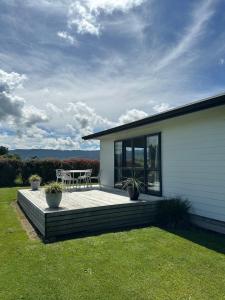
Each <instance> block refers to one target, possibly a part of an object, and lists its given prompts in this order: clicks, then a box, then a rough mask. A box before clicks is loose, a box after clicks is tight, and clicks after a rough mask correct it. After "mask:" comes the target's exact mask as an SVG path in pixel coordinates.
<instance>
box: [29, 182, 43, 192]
mask: <svg viewBox="0 0 225 300" xmlns="http://www.w3.org/2000/svg"><path fill="white" fill-rule="evenodd" d="M40 184H41V181H40V180H35V181H31V183H30V185H31V189H32V191H37V190H38V189H39V187H40Z"/></svg>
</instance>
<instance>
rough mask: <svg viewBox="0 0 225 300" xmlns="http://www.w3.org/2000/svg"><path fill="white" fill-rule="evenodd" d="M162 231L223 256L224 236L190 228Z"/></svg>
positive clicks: (224, 249) (194, 227)
mask: <svg viewBox="0 0 225 300" xmlns="http://www.w3.org/2000/svg"><path fill="white" fill-rule="evenodd" d="M163 229H164V230H166V231H168V232H170V233H172V234H175V235H178V236H180V237H182V238H184V239H187V240H189V241H191V242H193V243H195V244H198V245H200V246H203V247H205V248H207V249H210V250H213V251H216V252H218V253H222V254H225V236H224V234H219V233H215V232H213V231H210V230H206V229H202V228H199V227H196V226H191V227H190V228H186V229H168V228H167V229H165V228H163Z"/></svg>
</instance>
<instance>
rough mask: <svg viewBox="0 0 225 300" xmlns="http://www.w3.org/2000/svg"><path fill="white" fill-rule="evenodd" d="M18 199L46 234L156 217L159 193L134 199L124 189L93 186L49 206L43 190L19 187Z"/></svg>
mask: <svg viewBox="0 0 225 300" xmlns="http://www.w3.org/2000/svg"><path fill="white" fill-rule="evenodd" d="M17 199H18V202H19V204H20V206H21V207H22V208H23V210H24V212H25V214H26V215H27V216H28V218H30V220H31V221H32V223H33V224H34V226H35V227H36V228H37V229H38V230H39V231H40V232H41V234H42V235H43V236H44V237H45V238H49V237H54V236H59V235H64V234H71V233H80V232H92V231H95V230H102V231H104V230H109V229H114V228H123V227H125V226H137V225H144V224H150V223H152V222H153V221H154V216H155V204H156V203H157V199H158V198H156V197H150V199H149V200H146V199H140V200H139V201H131V200H130V199H129V198H128V196H127V194H126V193H124V192H123V191H114V190H113V191H110V190H102V189H101V190H100V189H89V190H81V191H74V192H65V193H63V197H62V201H61V203H60V207H59V208H58V209H49V208H48V206H47V203H46V200H45V194H44V191H43V190H40V191H31V190H20V191H18V197H17Z"/></svg>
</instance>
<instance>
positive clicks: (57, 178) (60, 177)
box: [56, 169, 64, 182]
mask: <svg viewBox="0 0 225 300" xmlns="http://www.w3.org/2000/svg"><path fill="white" fill-rule="evenodd" d="M63 171H64V170H63V169H56V181H57V182H58V181H59V180H61V181H62V173H63Z"/></svg>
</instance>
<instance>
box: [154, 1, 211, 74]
mask: <svg viewBox="0 0 225 300" xmlns="http://www.w3.org/2000/svg"><path fill="white" fill-rule="evenodd" d="M213 3H214V1H213V0H205V1H202V2H201V4H200V5H199V4H198V6H197V7H196V8H195V9H194V10H193V12H192V23H191V25H189V26H188V27H187V28H186V31H185V33H184V34H183V35H182V38H181V39H180V40H179V41H178V43H177V45H175V47H173V48H172V49H171V50H170V51H168V53H167V54H166V55H165V56H164V57H162V59H161V60H160V62H159V63H158V65H157V67H156V70H157V71H158V70H160V69H162V68H164V67H167V66H168V65H169V64H171V63H173V62H174V61H175V60H177V59H178V58H180V57H181V56H182V55H183V54H185V53H187V51H189V50H190V51H192V48H193V45H194V44H195V43H196V42H198V41H199V38H200V37H201V34H202V33H203V31H204V30H205V23H206V22H208V21H209V20H210V18H211V17H212V15H213V13H214V10H213V8H212V5H213Z"/></svg>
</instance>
